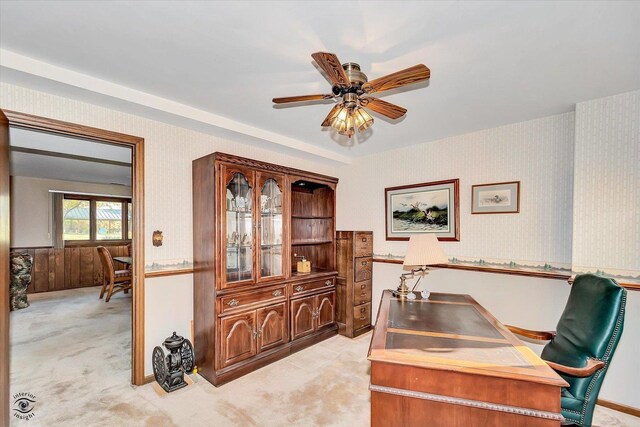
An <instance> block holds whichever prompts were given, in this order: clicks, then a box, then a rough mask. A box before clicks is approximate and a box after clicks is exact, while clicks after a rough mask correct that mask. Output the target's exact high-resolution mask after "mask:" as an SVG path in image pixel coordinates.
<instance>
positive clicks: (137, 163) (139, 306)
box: [0, 110, 144, 404]
mask: <svg viewBox="0 0 640 427" xmlns="http://www.w3.org/2000/svg"><path fill="white" fill-rule="evenodd" d="M0 111H2V113H4V115H5V116H6V117H7V119H8V121H9V127H15V128H21V129H31V130H35V131H40V132H48V133H54V134H58V135H65V136H71V137H77V138H82V139H89V140H93V141H99V142H107V143H111V144H116V145H122V146H126V147H131V152H132V165H131V166H132V179H131V181H132V197H133V241H132V252H133V253H132V256H133V284H132V285H133V292H132V299H133V302H132V310H131V312H132V314H131V323H132V325H131V334H132V335H131V382H132V383H133V384H135V385H142V384H144V138H140V137H137V136H132V135H126V134H122V133H118V132H112V131H108V130H104V129H98V128H94V127H89V126H83V125H78V124H74V123H68V122H63V121H60V120H54V119H49V118H46V117H40V116H34V115H31V114H26V113H20V112H17V111H11V110H0ZM7 258H8V254H7ZM5 261H6V264H7V265H9V260H8V259H7V260H0V262H5ZM7 287H8V286H7ZM0 292H5V294H7V295H8V289H7V290H6V291H5V290H4V289H0ZM7 350H8V349H7ZM6 364H7V365H8V364H9V359H8V358H6ZM7 369H8V368H7ZM6 387H7V389H8V387H9V384H8V381H7V384H6ZM7 396H8V390H7ZM7 404H8V403H7Z"/></svg>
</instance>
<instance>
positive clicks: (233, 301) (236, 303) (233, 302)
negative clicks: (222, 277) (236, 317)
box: [227, 298, 240, 307]
mask: <svg viewBox="0 0 640 427" xmlns="http://www.w3.org/2000/svg"><path fill="white" fill-rule="evenodd" d="M238 304H240V301H238V300H237V299H235V298H234V299H232V300H230V301H229V302H228V303H227V305H228V306H229V307H235V306H236V305H238Z"/></svg>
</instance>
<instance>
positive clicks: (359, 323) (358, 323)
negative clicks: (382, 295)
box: [353, 303, 371, 331]
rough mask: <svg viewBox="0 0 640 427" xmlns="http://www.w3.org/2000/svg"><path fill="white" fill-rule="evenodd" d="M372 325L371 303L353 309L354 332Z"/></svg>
mask: <svg viewBox="0 0 640 427" xmlns="http://www.w3.org/2000/svg"><path fill="white" fill-rule="evenodd" d="M370 324H371V303H366V304H362V305H357V306H355V307H353V330H354V331H355V330H357V329H360V328H364V327H365V326H369V325H370Z"/></svg>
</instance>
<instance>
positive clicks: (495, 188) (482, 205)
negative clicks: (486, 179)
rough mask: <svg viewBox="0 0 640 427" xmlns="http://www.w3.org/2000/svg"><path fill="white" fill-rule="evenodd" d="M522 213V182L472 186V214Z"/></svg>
mask: <svg viewBox="0 0 640 427" xmlns="http://www.w3.org/2000/svg"><path fill="white" fill-rule="evenodd" d="M518 212H520V181H511V182H496V183H493V184H481V185H472V186H471V213H472V214H499V213H518Z"/></svg>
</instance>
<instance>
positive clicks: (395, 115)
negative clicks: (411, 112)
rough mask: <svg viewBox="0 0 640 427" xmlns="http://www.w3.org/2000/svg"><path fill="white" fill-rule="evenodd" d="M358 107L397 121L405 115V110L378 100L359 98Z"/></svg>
mask: <svg viewBox="0 0 640 427" xmlns="http://www.w3.org/2000/svg"><path fill="white" fill-rule="evenodd" d="M360 105H361V106H362V107H365V108H368V109H370V110H372V111H375V112H376V113H378V114H382V115H383V116H387V117H389V118H390V119H399V118H400V117H402V116H404V115H405V114H406V113H407V109H406V108H402V107H399V106H397V105H395V104H392V103H390V102H387V101H383V100H382V99H378V98H371V97H368V96H367V97H363V98H360Z"/></svg>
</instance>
